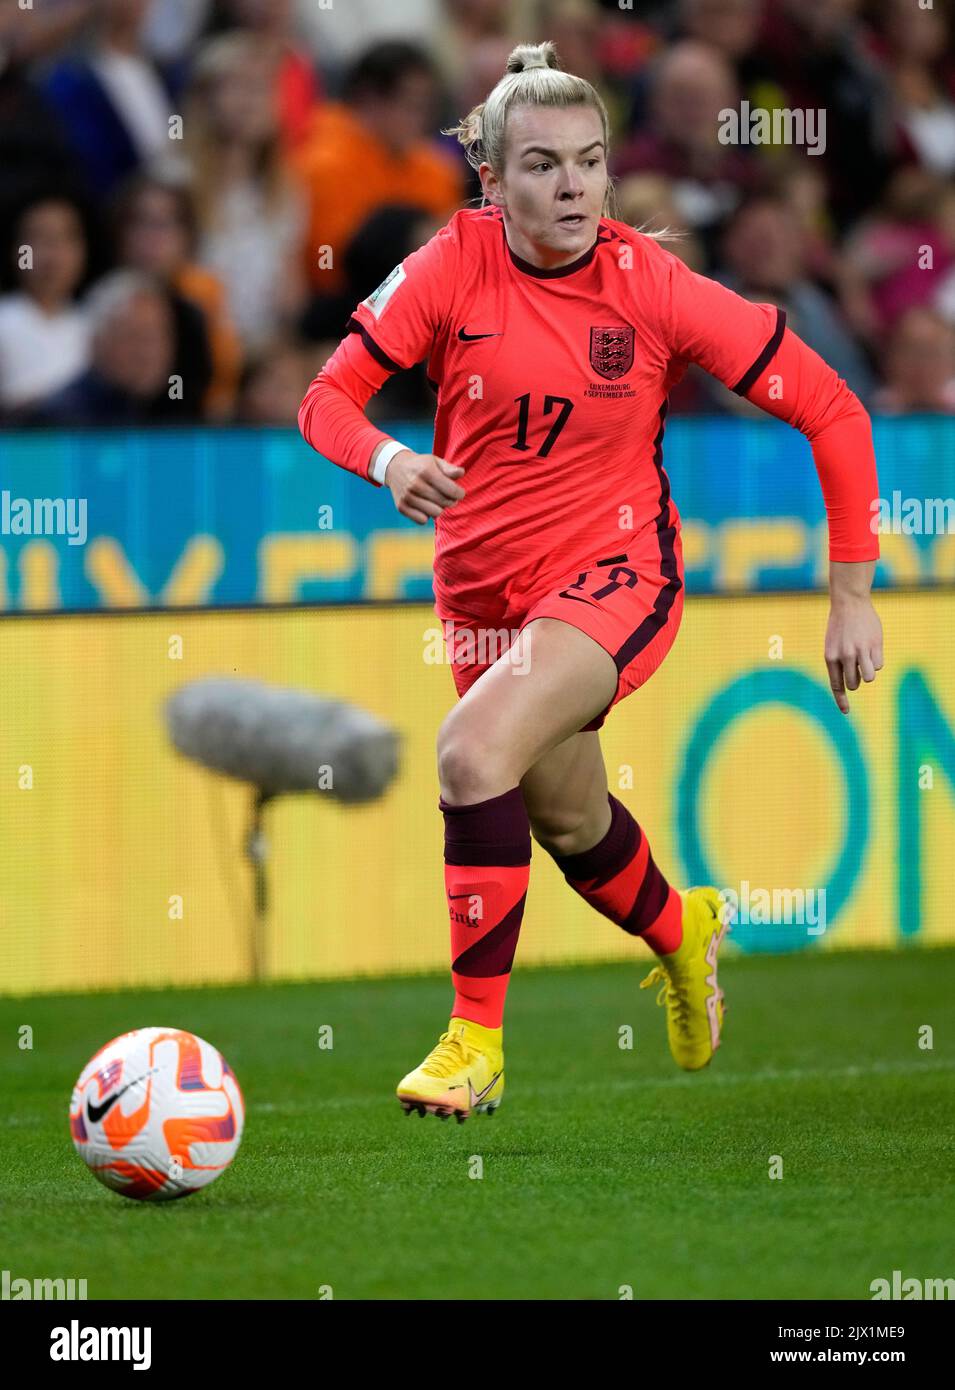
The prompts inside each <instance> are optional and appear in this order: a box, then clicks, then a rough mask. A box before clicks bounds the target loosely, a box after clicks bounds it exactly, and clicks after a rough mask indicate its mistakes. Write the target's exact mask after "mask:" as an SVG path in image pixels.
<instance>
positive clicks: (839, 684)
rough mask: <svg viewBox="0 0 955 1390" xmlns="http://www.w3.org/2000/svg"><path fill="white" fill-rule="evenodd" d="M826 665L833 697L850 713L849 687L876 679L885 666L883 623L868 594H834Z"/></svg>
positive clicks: (830, 611)
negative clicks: (861, 681) (847, 693)
mask: <svg viewBox="0 0 955 1390" xmlns="http://www.w3.org/2000/svg"><path fill="white" fill-rule="evenodd" d="M825 658H826V667H827V669H828V671H829V685H830V688H831V690H832V694H833V698H834V700H835V702H836V704H837V705H838V706H839V708H840V709H841V710H842V713H843V714H848V713H849V698H848V696H847V695H846V691H847V690H858V689H859V682H860V680H864V681H866V682H869V681H874V680H875V673H876V671H881V670H882V665H883V659H882V624H881V622H880V621H879V615H878V613H877V612H876V611H875V609H874V608H873V606H872V600H871V598H870V597H869V595H868V594H865V595H861V594H860V595H852V596H840V597H839V598H833V601H832V607H831V608H830V610H829V624H828V626H827V628H826V645H825Z"/></svg>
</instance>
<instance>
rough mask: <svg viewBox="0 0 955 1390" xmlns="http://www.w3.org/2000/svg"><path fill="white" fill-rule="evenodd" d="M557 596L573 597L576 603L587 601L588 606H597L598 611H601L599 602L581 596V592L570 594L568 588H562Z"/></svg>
mask: <svg viewBox="0 0 955 1390" xmlns="http://www.w3.org/2000/svg"><path fill="white" fill-rule="evenodd" d="M557 597H558V598H572V599H573V600H574V602H575V603H586V605H587V607H588V608H596V609H597V612H598V613H599V612H600V611H601V609H600V606H599V604H596V603H593V602H592V601H591V600H590V599H589V598H581V597H580V594H570V593H568V592H567V590H566V589H561V591H560V593H559V594H558V595H557Z"/></svg>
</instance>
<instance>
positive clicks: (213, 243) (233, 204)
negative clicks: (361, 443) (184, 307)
mask: <svg viewBox="0 0 955 1390" xmlns="http://www.w3.org/2000/svg"><path fill="white" fill-rule="evenodd" d="M275 72H276V69H275V57H274V54H272V53H270V52H268V51H263V50H262V48H261V47H260V45H259V43H258V40H257V39H256V37H255V35H253V34H247V33H244V32H242V31H236V32H234V33H229V34H222V35H220V36H219V37H218V38H214V39H211V40H210V41H209V43H208V44H207V45H206V46H205V47H204V48H203V49H202V50H201V51H200V53H199V56H198V59H197V61H196V66H195V71H194V73H193V78H192V84H191V87H190V91H189V94H188V98H187V102H186V115H185V131H186V140H185V146H186V155H187V158H188V161H189V165H190V169H191V173H192V178H193V182H192V188H193V194H194V197H195V200H196V208H197V214H198V226H199V260H200V261H201V262H202V264H203V265H205V266H207V267H208V268H209V269H210V270H212V271H214V272H215V274H216V275H217V276H218V277H219V279H220V280H221V281H222V283H223V284H224V285H225V287H226V291H227V294H228V299H229V310H230V313H231V316H232V320H233V322H234V323H235V325H236V328H237V330H238V333H239V336H240V338H241V340H242V344H243V347H244V349H245V351H246V352H256V351H259V350H260V349H261V348H262V347H263V346H264V345H265V344H267V343H268V342H270V341H271V340H272V339H273V338H274V337H275V336H276V335H277V334H280V333H281V332H283V331H284V330H285V329H286V328H287V327H288V326H289V325H290V324H292V323H294V322H295V320H296V319H297V317H298V315H299V313H300V312H301V309H302V306H303V303H304V285H303V280H302V273H301V264H302V247H303V235H304V218H305V209H304V204H303V199H302V196H301V193H300V190H299V188H298V187H297V185H296V183H295V182H294V180H293V179H292V178H291V176H290V174H289V171H288V168H287V166H286V164H285V160H284V158H283V155H282V151H281V142H280V138H279V124H278V111H277V103H276V99H275V92H276V87H275Z"/></svg>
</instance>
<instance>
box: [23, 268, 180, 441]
mask: <svg viewBox="0 0 955 1390" xmlns="http://www.w3.org/2000/svg"><path fill="white" fill-rule="evenodd" d="M87 313H88V315H89V323H90V332H91V338H92V364H91V366H90V368H89V370H87V371H86V372H84V373H82V374H81V375H80V376H79V377H78V378H77V379H76V380H75V381H73V382H71V383H70V384H69V385H68V386H66V387H64V388H63V389H62V390H61V391H58V392H57V393H56V394H54V395H53V396H51V397H49V398H48V399H47V400H45V401H43V402H42V403H41V404H40V406H39V407H38V408H37V410H36V411H35V412H34V414H33V423H38V424H44V425H59V426H76V425H98V426H102V425H126V426H131V425H144V424H156V423H157V422H165V423H175V422H176V421H177V420H181V419H182V409H181V402H179V401H177V400H176V399H175V393H174V383H173V382H171V380H170V378H171V377H172V375H173V363H174V356H175V319H174V315H173V311H172V307H171V305H170V303H169V298H168V296H167V294H166V293H165V291H164V290H163V288H162V286H161V285H159V284H158V283H156V282H154V281H152V280H150V279H149V278H148V276H144V275H138V274H136V272H135V271H130V270H125V271H116V272H114V273H113V274H112V275H109V276H107V277H106V278H105V279H104V280H101V281H100V282H99V284H97V285H96V287H95V288H94V289H93V291H92V292H91V293H90V296H89V299H88V301H87ZM171 392H172V393H173V394H170V393H171ZM177 411H178V412H179V413H178V414H177Z"/></svg>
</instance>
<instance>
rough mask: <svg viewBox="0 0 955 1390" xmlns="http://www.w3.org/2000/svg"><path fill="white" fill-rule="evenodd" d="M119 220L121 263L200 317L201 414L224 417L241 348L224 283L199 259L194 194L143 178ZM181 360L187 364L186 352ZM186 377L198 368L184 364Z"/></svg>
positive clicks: (123, 203)
mask: <svg viewBox="0 0 955 1390" xmlns="http://www.w3.org/2000/svg"><path fill="white" fill-rule="evenodd" d="M115 220H116V249H117V256H118V259H119V261H120V263H121V264H122V265H124V266H127V267H128V268H129V269H131V270H139V271H142V272H144V273H145V274H147V275H152V276H155V277H156V278H157V279H159V280H162V281H163V283H164V284H166V285H167V286H168V288H169V290H170V291H171V293H173V294H174V295H176V296H177V297H178V298H180V299H182V300H184V301H186V303H187V304H189V305H192V306H193V308H194V309H195V310H197V311H198V313H199V314H200V316H201V319H202V324H203V327H204V334H203V338H204V344H203V348H202V351H203V352H206V353H209V354H211V381H210V383H209V387H208V390H207V392H206V396H205V400H204V401H203V408H202V413H203V415H204V416H205V418H207V419H212V420H223V419H225V418H226V417H227V416H229V415H230V414H231V412H232V408H233V404H234V402H235V394H236V389H237V386H238V381H239V373H240V370H241V366H242V345H241V343H240V341H239V336H238V334H237V333H236V331H235V327H234V325H233V323H232V320H231V318H230V316H229V308H228V302H227V296H226V292H225V287H224V285H223V284H222V281H221V280H220V279H219V278H218V277H217V276H216V275H214V274H213V272H212V271H211V270H208V269H206V267H205V266H201V265H199V264H198V263H197V262H196V260H195V251H196V242H197V228H196V218H195V208H194V206H193V200H192V196H191V194H190V192H189V190H188V189H187V188H186V187H185V186H184V185H183V184H182V183H176V182H174V181H172V180H165V181H164V180H163V179H160V178H153V177H150V176H149V175H140V176H138V177H137V178H136V179H134V180H133V181H132V182H131V183H130V184H128V185H127V186H126V187H125V188H124V189H123V191H122V194H121V196H120V198H119V200H118V202H117V204H116V208H115ZM177 356H178V357H179V360H180V361H182V354H181V353H180V354H178V355H177ZM182 374H183V375H184V377H188V379H189V380H190V381H192V380H193V378H194V376H195V369H194V368H190V367H188V366H184V367H183V369H182Z"/></svg>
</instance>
